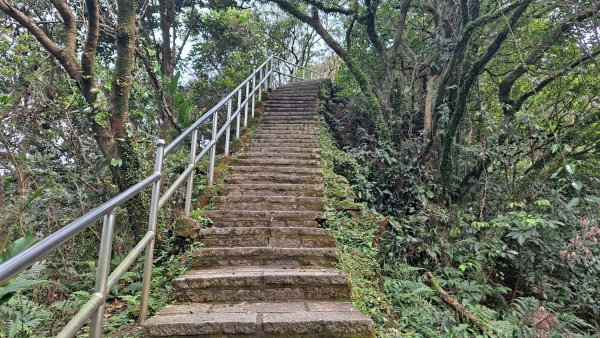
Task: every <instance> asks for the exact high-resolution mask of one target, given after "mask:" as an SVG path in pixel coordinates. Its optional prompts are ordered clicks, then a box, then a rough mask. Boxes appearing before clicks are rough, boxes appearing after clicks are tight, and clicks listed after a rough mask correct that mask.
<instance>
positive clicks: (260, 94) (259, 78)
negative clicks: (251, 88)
mask: <svg viewBox="0 0 600 338" xmlns="http://www.w3.org/2000/svg"><path fill="white" fill-rule="evenodd" d="M258 74H260V75H259V77H258V83H259V84H260V85H259V86H258V101H262V83H261V82H262V80H263V67H260V70H259V72H258Z"/></svg>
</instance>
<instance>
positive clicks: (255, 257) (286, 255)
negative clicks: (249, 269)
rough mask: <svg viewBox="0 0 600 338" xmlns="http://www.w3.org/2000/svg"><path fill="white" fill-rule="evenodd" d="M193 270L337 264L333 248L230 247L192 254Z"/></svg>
mask: <svg viewBox="0 0 600 338" xmlns="http://www.w3.org/2000/svg"><path fill="white" fill-rule="evenodd" d="M192 256H193V258H192V262H191V263H192V267H193V268H195V269H199V268H205V267H217V266H258V265H260V266H285V267H300V266H313V267H314V266H323V267H331V266H333V265H334V264H335V263H336V261H337V255H336V249H334V248H277V247H232V248H198V249H195V250H193V252H192Z"/></svg>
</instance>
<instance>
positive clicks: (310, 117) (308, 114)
mask: <svg viewBox="0 0 600 338" xmlns="http://www.w3.org/2000/svg"><path fill="white" fill-rule="evenodd" d="M262 117H263V121H264V120H271V119H275V120H293V119H303V120H307V121H317V120H318V119H319V114H317V113H315V112H314V111H305V112H303V111H298V110H293V111H292V110H290V111H267V112H265V113H263V114H262Z"/></svg>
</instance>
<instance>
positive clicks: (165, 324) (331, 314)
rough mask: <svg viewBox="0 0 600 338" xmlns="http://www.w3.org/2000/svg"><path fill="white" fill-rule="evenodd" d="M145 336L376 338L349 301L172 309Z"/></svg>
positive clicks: (165, 310)
mask: <svg viewBox="0 0 600 338" xmlns="http://www.w3.org/2000/svg"><path fill="white" fill-rule="evenodd" d="M143 335H144V337H185V336H193V337H201V336H205V337H243V336H246V337H269V338H283V337H286V338H308V337H311V338H373V337H375V333H374V330H373V325H372V322H371V321H370V320H369V319H368V318H367V317H365V316H364V315H362V314H361V313H360V312H358V311H357V310H356V309H355V308H354V307H353V306H352V304H351V303H349V302H335V301H325V302H323V301H288V302H241V303H225V304H206V303H192V304H178V305H168V306H166V307H165V308H163V309H162V310H161V311H160V312H158V313H157V314H156V316H154V317H152V318H150V319H149V320H147V321H146V322H145V323H144V324H143Z"/></svg>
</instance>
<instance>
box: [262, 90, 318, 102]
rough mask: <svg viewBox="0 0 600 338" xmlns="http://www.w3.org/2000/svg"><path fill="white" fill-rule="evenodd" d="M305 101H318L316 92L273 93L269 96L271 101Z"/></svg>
mask: <svg viewBox="0 0 600 338" xmlns="http://www.w3.org/2000/svg"><path fill="white" fill-rule="evenodd" d="M271 100H275V101H292V100H294V101H304V102H313V103H314V102H315V101H316V100H317V94H316V93H314V92H310V93H308V92H298V93H295V92H285V93H284V92H281V93H272V94H270V95H269V101H271Z"/></svg>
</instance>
